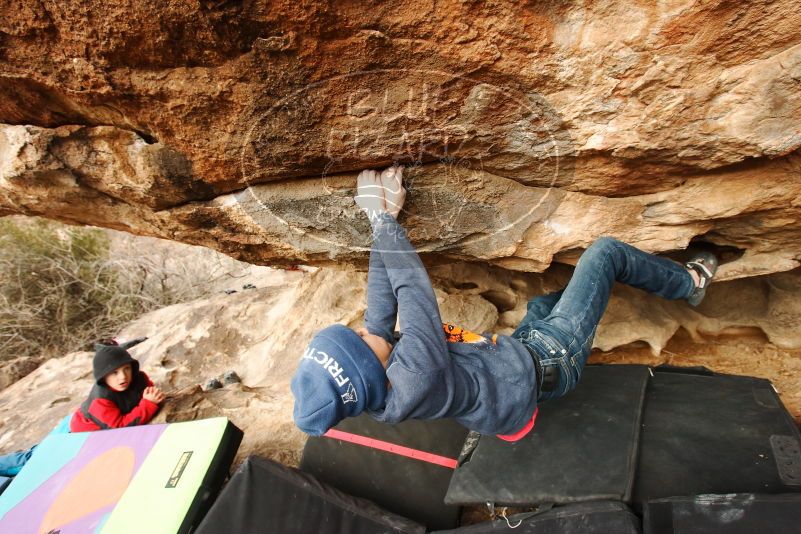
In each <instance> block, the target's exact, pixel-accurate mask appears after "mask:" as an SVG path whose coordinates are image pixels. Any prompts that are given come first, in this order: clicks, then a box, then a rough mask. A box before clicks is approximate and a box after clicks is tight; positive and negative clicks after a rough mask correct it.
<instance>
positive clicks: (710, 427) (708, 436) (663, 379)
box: [634, 368, 801, 502]
mask: <svg viewBox="0 0 801 534" xmlns="http://www.w3.org/2000/svg"><path fill="white" fill-rule="evenodd" d="M799 489H801V435H799V431H798V428H797V427H796V425H795V423H794V421H793V419H792V417H791V416H790V414H789V413H788V412H787V410H786V409H785V408H784V406H783V405H782V402H781V400H780V399H779V396H778V395H777V394H776V392H775V390H774V389H773V387H772V386H771V383H770V382H769V381H768V380H764V379H761V378H752V377H747V376H732V375H719V374H714V373H708V372H703V371H701V372H693V371H689V370H681V369H678V370H677V369H660V368H655V369H654V376H653V378H652V379H651V380H650V382H649V385H648V392H647V396H646V402H645V406H644V413H643V431H642V435H641V444H640V457H639V460H638V468H637V478H636V483H635V488H634V500H635V501H637V502H645V501H648V500H653V499H658V498H662V497H672V496H677V495H699V494H707V493H709V494H729V493H785V492H794V491H798V490H799Z"/></svg>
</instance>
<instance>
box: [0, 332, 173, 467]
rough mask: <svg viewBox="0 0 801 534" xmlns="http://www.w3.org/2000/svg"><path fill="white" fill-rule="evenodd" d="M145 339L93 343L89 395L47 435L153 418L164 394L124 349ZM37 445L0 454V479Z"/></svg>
mask: <svg viewBox="0 0 801 534" xmlns="http://www.w3.org/2000/svg"><path fill="white" fill-rule="evenodd" d="M145 339H147V338H139V339H135V340H133V341H129V342H127V343H124V344H122V345H117V344H116V342H115V341H110V342H104V344H100V343H99V344H96V345H95V357H94V359H93V360H92V368H93V371H94V377H95V381H96V382H95V384H94V385H93V386H92V390H91V391H90V392H89V397H87V399H86V400H85V401H84V402H83V404H81V406H80V408H78V409H77V410H76V411H75V413H74V414H73V415H72V418H71V419H69V416H67V417H65V418H64V419H62V420H61V422H59V424H58V425H56V428H54V429H53V431H52V432H51V433H50V434H64V433H68V432H89V431H92V430H105V429H108V428H122V427H126V426H136V425H144V424H145V423H147V422H149V421H150V420H151V419H153V416H154V415H156V412H158V410H159V404H160V403H161V402H162V401H163V400H164V393H162V392H161V390H160V389H159V388H157V387H155V386H154V385H153V382H151V381H150V379H149V378H148V377H147V375H146V374H145V373H144V372H142V371H140V370H139V362H138V361H136V360H135V359H134V358H133V357H131V355H130V354H129V353H128V351H127V350H126V348H128V347H132V346H134V345H136V344H138V343H140V342H142V341H144V340H145ZM108 343H113V344H108ZM67 419H69V427H67V423H68V422H67ZM36 447H37V445H34V446H33V447H31V448H30V449H28V450H24V451H17V452H14V453H11V454H5V455H1V456H0V479H2V478H3V477H13V476H16V475H17V473H19V472H20V470H21V469H22V468H23V467H24V466H25V464H26V463H27V462H28V460H29V459H30V458H31V455H32V454H33V452H34V450H36ZM0 482H2V480H0Z"/></svg>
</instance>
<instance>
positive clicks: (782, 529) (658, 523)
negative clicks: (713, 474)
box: [643, 493, 801, 534]
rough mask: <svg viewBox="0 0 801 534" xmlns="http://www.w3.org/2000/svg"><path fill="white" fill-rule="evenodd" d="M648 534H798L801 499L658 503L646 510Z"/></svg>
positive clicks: (732, 497) (705, 498)
mask: <svg viewBox="0 0 801 534" xmlns="http://www.w3.org/2000/svg"><path fill="white" fill-rule="evenodd" d="M643 527H644V530H645V534H720V533H725V534H754V533H764V534H768V533H769V534H796V533H797V532H799V530H801V495H798V494H783V495H759V494H753V493H745V494H743V493H740V494H728V495H697V496H694V497H672V498H668V499H656V500H653V501H649V502H648V503H646V505H645V507H644V517H643Z"/></svg>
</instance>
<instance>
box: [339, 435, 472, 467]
mask: <svg viewBox="0 0 801 534" xmlns="http://www.w3.org/2000/svg"><path fill="white" fill-rule="evenodd" d="M324 436H325V437H327V438H333V439H338V440H341V441H347V442H348V443H355V444H356V445H362V446H364V447H370V448H371V449H378V450H380V451H385V452H390V453H392V454H397V455H399V456H406V457H407V458H413V459H415V460H420V461H421V462H428V463H430V464H436V465H441V466H442V467H448V468H450V469H456V464H457V462H456V460H455V459H453V458H446V457H444V456H439V455H438V454H432V453H430V452H425V451H419V450H417V449H411V448H409V447H404V446H403V445H396V444H394V443H389V442H388V441H381V440H380V439H373V438H368V437H367V436H360V435H358V434H351V433H350V432H342V431H341V430H335V429H333V428H332V429H330V430H329V431H328V432H326V433H325V434H324Z"/></svg>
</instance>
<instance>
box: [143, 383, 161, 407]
mask: <svg viewBox="0 0 801 534" xmlns="http://www.w3.org/2000/svg"><path fill="white" fill-rule="evenodd" d="M142 398H143V399H147V400H149V401H150V402H152V403H153V404H160V403H162V402H164V393H163V392H162V391H161V390H160V389H159V388H157V387H156V386H148V387H146V388H145V391H143V392H142Z"/></svg>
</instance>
